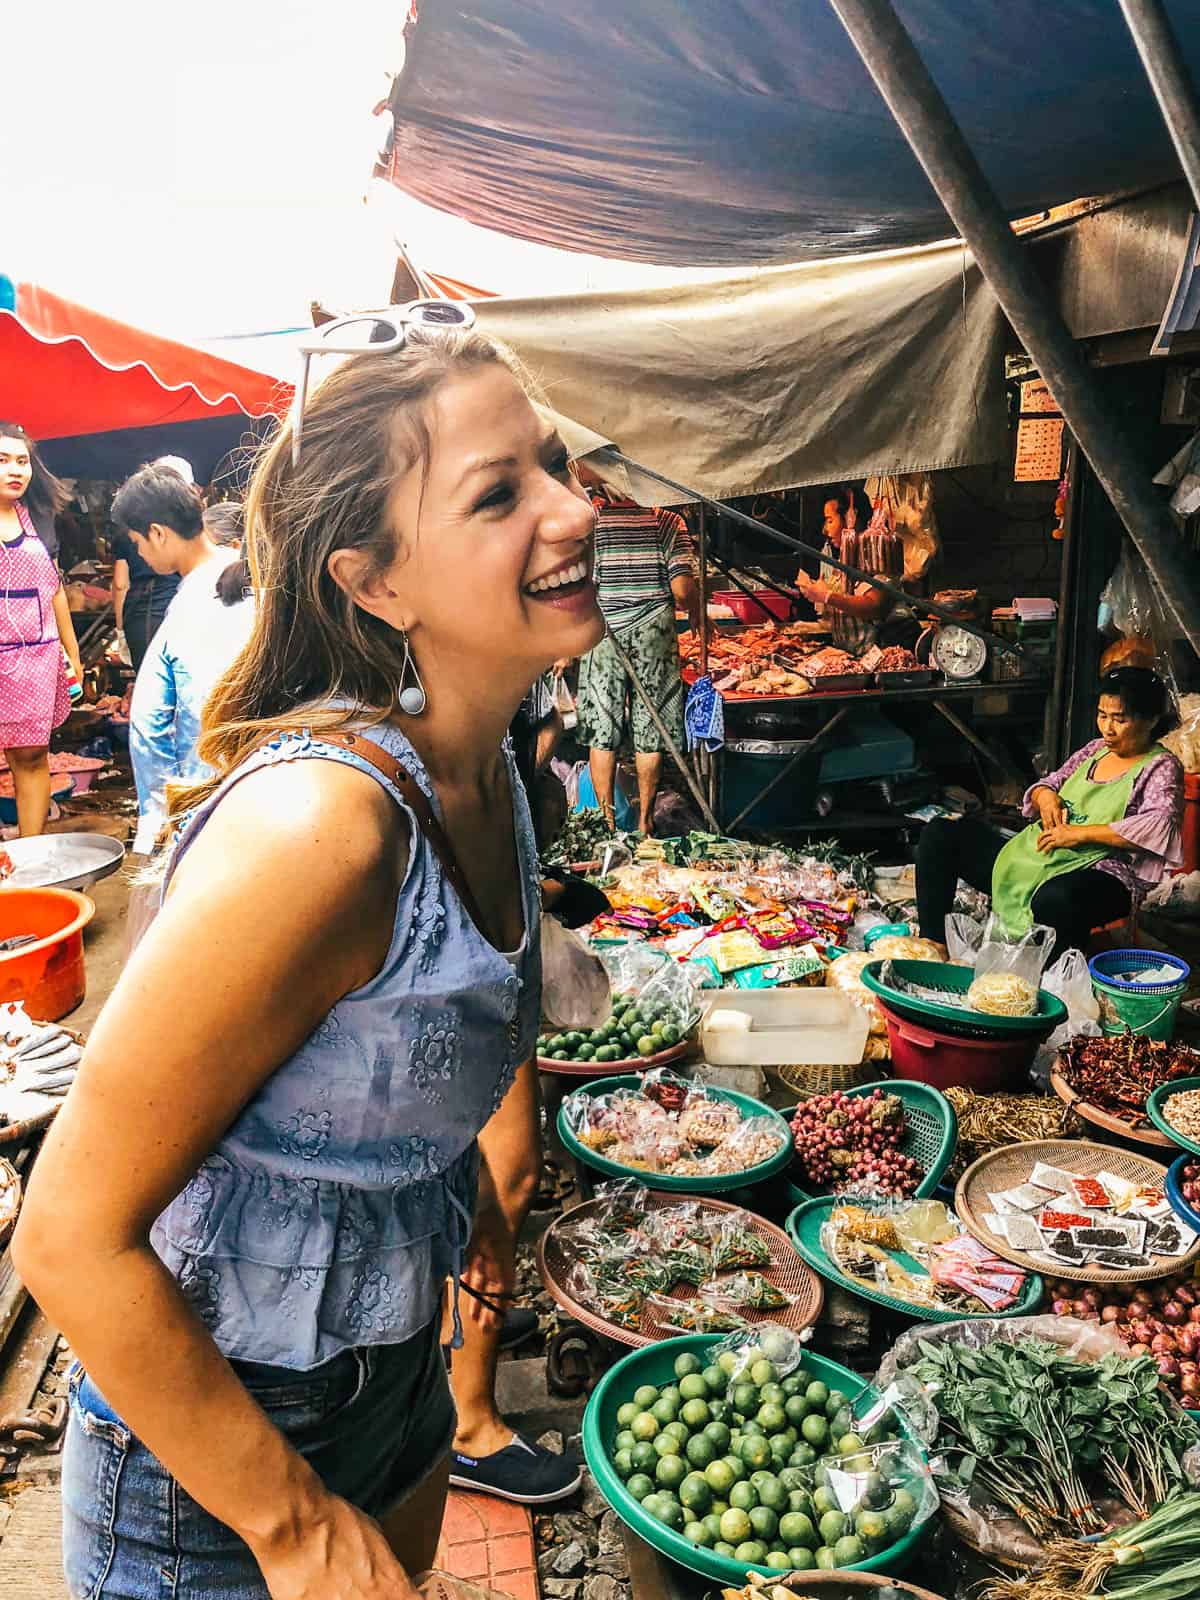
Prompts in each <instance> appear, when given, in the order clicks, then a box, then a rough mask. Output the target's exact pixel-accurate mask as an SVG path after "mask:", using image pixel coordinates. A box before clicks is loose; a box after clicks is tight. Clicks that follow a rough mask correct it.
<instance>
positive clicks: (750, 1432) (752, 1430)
mask: <svg viewBox="0 0 1200 1600" xmlns="http://www.w3.org/2000/svg"><path fill="white" fill-rule="evenodd" d="M741 1434H742V1438H743V1439H751V1438H754V1439H765V1438H766V1437H767V1430H766V1429H765V1428H764V1427H763V1425H762V1423H761V1422H759V1421H757V1419H755V1418H754V1417H751V1419H750V1421H749V1422H743V1423H742V1427H741Z"/></svg>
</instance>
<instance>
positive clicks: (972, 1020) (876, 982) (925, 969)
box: [862, 960, 1067, 1038]
mask: <svg viewBox="0 0 1200 1600" xmlns="http://www.w3.org/2000/svg"><path fill="white" fill-rule="evenodd" d="M885 965H886V963H885V962H884V961H882V960H880V961H871V962H868V964H867V965H866V966H865V967H864V968H863V971H862V981H863V983H864V984H865V985H866V986H867V988H868V989H870V991H871V993H872V994H877V995H878V996H879V998H880V999H881V1000H882V1001H883V1002H884V1003H885V1005H888V1006H890V1007H891V1009H892V1010H893V1011H896V1012H898V1013H899V1015H901V1016H903V1017H908V1018H910V1019H911V1020H912V1021H913V1022H917V1023H921V1022H925V1023H931V1022H946V1023H949V1024H951V1026H952V1028H953V1029H954V1030H955V1031H958V1032H962V1031H964V1030H970V1033H971V1034H977V1035H978V1036H979V1037H981V1038H982V1037H989V1038H991V1037H998V1036H999V1035H1001V1034H1031V1033H1033V1034H1048V1033H1052V1032H1053V1031H1054V1029H1055V1028H1057V1027H1060V1026H1061V1025H1062V1024H1063V1023H1064V1022H1065V1021H1066V1020H1067V1008H1066V1006H1065V1005H1064V1004H1063V1002H1062V1001H1061V1000H1060V999H1059V998H1058V996H1057V995H1053V994H1047V992H1046V990H1045V989H1039V990H1038V1008H1037V1010H1036V1011H1035V1012H1034V1014H1033V1015H1032V1016H1031V1017H996V1016H992V1015H991V1013H990V1012H986V1011H967V1010H964V1009H963V1007H962V1006H961V1005H958V1006H956V1005H953V1004H942V1003H941V1002H939V1001H936V1000H925V999H921V998H920V997H918V996H916V995H911V994H906V993H905V992H904V991H903V990H902V989H893V988H892V986H891V985H890V984H888V983H884V982H883V980H882V978H881V977H880V973H881V972H882V971H883V968H884V966H885ZM891 966H892V971H893V972H894V974H895V975H896V977H898V978H903V979H905V980H906V981H907V982H909V983H915V984H919V985H920V986H921V987H922V988H923V989H940V990H941V991H942V992H943V993H944V994H946V995H948V996H950V997H953V996H956V995H965V994H966V992H967V990H968V989H969V988H970V987H971V985H972V983H973V982H974V981H975V969H974V968H973V967H957V966H952V965H951V964H950V963H949V962H946V961H893V962H892V963H891Z"/></svg>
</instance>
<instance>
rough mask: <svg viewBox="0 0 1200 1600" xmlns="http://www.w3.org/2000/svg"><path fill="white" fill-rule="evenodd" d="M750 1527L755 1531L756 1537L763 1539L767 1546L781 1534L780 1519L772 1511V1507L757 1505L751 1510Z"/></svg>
mask: <svg viewBox="0 0 1200 1600" xmlns="http://www.w3.org/2000/svg"><path fill="white" fill-rule="evenodd" d="M750 1526H751V1527H752V1528H753V1529H754V1536H755V1538H757V1539H763V1540H765V1541H766V1543H767V1544H770V1543H771V1540H772V1539H773V1538H774V1537H775V1535H776V1534H777V1533H778V1532H779V1517H778V1516H777V1514H776V1513H775V1512H774V1511H772V1510H771V1508H770V1506H764V1505H757V1506H752V1507H751V1509H750Z"/></svg>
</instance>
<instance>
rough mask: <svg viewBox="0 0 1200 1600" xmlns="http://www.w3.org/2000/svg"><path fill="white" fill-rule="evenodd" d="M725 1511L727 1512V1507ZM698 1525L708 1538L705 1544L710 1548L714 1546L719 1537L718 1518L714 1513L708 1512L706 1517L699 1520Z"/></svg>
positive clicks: (719, 1519) (719, 1526)
mask: <svg viewBox="0 0 1200 1600" xmlns="http://www.w3.org/2000/svg"><path fill="white" fill-rule="evenodd" d="M725 1509H726V1511H728V1510H729V1507H728V1506H726V1507H725ZM700 1525H701V1527H702V1528H703V1529H704V1531H705V1533H706V1534H707V1535H708V1538H707V1540H706V1541H705V1542H706V1543H707V1544H708V1545H710V1546H712V1545H714V1544H716V1542H717V1540H718V1539H719V1538H720V1537H721V1518H720V1516H719V1515H718V1514H717V1513H716V1512H715V1511H710V1512H709V1513H708V1515H707V1516H706V1517H703V1518H702V1519H701V1523H700Z"/></svg>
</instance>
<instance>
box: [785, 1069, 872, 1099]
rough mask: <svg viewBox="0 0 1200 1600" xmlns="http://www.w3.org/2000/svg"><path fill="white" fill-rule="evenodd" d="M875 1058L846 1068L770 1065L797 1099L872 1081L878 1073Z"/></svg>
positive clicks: (852, 1087)
mask: <svg viewBox="0 0 1200 1600" xmlns="http://www.w3.org/2000/svg"><path fill="white" fill-rule="evenodd" d="M879 1066H880V1064H879V1062H878V1061H859V1062H856V1063H855V1065H854V1066H850V1067H808V1066H791V1067H772V1068H771V1069H770V1070H771V1071H772V1072H773V1073H775V1074H776V1076H777V1077H778V1078H779V1080H780V1082H781V1083H784V1084H786V1085H787V1087H788V1088H789V1089H790V1090H791V1091H792V1093H793V1094H794V1095H795V1096H796V1097H797V1099H799V1100H808V1099H811V1097H812V1096H813V1095H815V1094H832V1093H833V1092H834V1090H835V1089H857V1088H859V1087H860V1085H862V1084H864V1083H872V1082H873V1081H874V1080H875V1079H876V1078H877V1077H878V1076H879Z"/></svg>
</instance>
